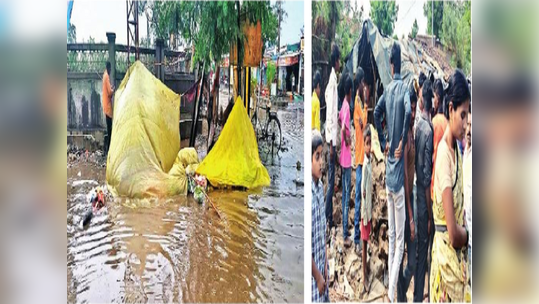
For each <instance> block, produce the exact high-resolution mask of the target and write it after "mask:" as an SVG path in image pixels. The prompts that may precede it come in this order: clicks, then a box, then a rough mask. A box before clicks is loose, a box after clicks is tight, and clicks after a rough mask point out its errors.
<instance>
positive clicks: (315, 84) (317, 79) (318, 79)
mask: <svg viewBox="0 0 539 304" xmlns="http://www.w3.org/2000/svg"><path fill="white" fill-rule="evenodd" d="M321 82H322V75H320V71H318V70H317V71H316V73H314V78H313V91H314V90H316V87H318V86H319V85H322V84H321Z"/></svg>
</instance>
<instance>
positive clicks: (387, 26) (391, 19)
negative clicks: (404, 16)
mask: <svg viewBox="0 0 539 304" xmlns="http://www.w3.org/2000/svg"><path fill="white" fill-rule="evenodd" d="M398 12H399V6H398V5H397V4H396V3H395V2H394V1H391V2H390V1H372V2H371V18H372V21H373V23H374V24H375V25H376V26H377V27H378V29H379V30H380V32H381V33H382V34H384V35H387V36H391V35H393V30H394V28H395V21H397V14H398Z"/></svg>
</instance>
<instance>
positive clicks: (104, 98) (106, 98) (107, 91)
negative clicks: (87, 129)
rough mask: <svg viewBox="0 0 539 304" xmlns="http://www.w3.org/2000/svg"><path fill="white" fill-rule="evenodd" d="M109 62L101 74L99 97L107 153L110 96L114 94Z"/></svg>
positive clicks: (110, 132) (109, 134) (109, 133)
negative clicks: (101, 90)
mask: <svg viewBox="0 0 539 304" xmlns="http://www.w3.org/2000/svg"><path fill="white" fill-rule="evenodd" d="M110 69H111V65H110V62H108V61H107V69H106V70H105V72H104V73H103V94H102V95H101V102H102V106H103V113H104V114H105V119H106V121H107V135H108V136H107V140H106V141H105V150H106V151H107V153H108V151H109V147H110V137H111V135H112V94H113V93H114V86H111V84H110V78H109V75H110Z"/></svg>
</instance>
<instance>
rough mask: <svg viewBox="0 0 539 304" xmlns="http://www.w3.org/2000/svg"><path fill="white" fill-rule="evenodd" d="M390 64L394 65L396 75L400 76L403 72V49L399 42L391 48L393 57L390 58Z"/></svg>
mask: <svg viewBox="0 0 539 304" xmlns="http://www.w3.org/2000/svg"><path fill="white" fill-rule="evenodd" d="M389 63H391V64H392V65H393V70H394V72H395V74H400V72H401V47H400V45H399V43H398V42H397V41H395V42H394V43H393V47H392V48H391V56H390V57H389Z"/></svg>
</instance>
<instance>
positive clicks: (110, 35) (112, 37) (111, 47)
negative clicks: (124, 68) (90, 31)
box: [107, 33, 116, 87]
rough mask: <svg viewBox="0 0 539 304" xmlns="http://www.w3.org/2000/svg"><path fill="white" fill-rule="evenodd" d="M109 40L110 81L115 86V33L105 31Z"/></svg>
mask: <svg viewBox="0 0 539 304" xmlns="http://www.w3.org/2000/svg"><path fill="white" fill-rule="evenodd" d="M107 40H108V42H109V62H110V75H109V77H110V81H111V84H112V85H113V86H115V87H116V34H115V33H107Z"/></svg>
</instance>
